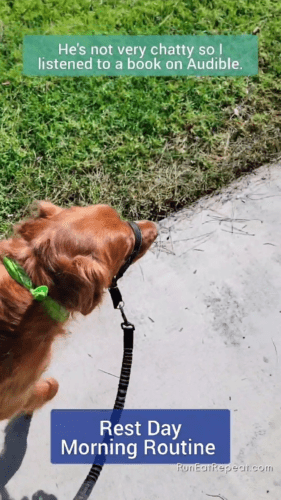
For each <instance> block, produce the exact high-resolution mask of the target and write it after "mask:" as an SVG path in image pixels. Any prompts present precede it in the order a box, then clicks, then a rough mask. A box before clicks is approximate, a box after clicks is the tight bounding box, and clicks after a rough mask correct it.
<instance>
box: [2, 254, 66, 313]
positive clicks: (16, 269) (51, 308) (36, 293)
mask: <svg viewBox="0 0 281 500" xmlns="http://www.w3.org/2000/svg"><path fill="white" fill-rule="evenodd" d="M3 264H4V266H5V268H6V270H7V271H8V273H9V275H10V276H11V277H12V278H13V279H14V280H16V281H17V282H18V283H19V284H20V285H22V286H24V287H25V288H27V290H29V291H30V293H31V294H32V296H33V298H34V300H38V302H42V305H43V306H44V307H45V309H46V311H47V312H48V314H49V315H50V316H51V318H52V319H54V320H55V321H60V322H64V321H66V320H67V319H68V318H69V312H68V311H67V309H65V307H63V306H61V305H60V304H59V303H58V302H56V301H55V300H53V299H52V298H51V297H47V295H48V292H49V289H48V287H47V286H45V285H43V286H38V287H37V288H34V286H33V284H32V281H31V279H30V278H29V276H28V275H27V274H26V272H25V270H24V269H23V268H22V267H21V266H20V265H19V264H18V263H17V262H16V261H14V260H12V259H10V258H9V257H4V258H3Z"/></svg>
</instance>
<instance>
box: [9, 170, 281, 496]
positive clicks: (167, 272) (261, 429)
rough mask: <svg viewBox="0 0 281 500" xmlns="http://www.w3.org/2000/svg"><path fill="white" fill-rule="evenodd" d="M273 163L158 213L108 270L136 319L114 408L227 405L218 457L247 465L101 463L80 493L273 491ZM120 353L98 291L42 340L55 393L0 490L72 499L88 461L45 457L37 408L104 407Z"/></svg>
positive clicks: (279, 281)
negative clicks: (124, 263) (130, 262)
mask: <svg viewBox="0 0 281 500" xmlns="http://www.w3.org/2000/svg"><path fill="white" fill-rule="evenodd" d="M280 166H281V165H278V164H276V165H269V166H265V167H262V168H259V169H257V170H256V171H255V172H254V173H252V174H250V175H247V176H245V177H243V178H241V179H240V180H239V181H237V182H235V183H233V184H232V185H231V186H229V187H227V188H225V189H223V190H222V191H221V192H220V193H219V194H216V195H214V196H207V197H204V198H201V199H200V200H199V201H198V202H197V203H195V204H193V205H192V206H190V207H189V208H187V209H184V210H182V211H180V212H178V213H175V214H173V215H171V216H170V217H168V218H167V219H165V220H163V221H161V223H160V224H159V228H160V231H159V233H160V234H159V237H158V240H157V241H156V243H155V244H154V247H153V248H152V249H151V251H149V252H148V253H147V254H146V256H145V257H144V258H143V259H141V260H140V261H139V262H138V263H136V264H135V265H134V266H132V267H131V268H130V269H129V270H128V271H127V273H126V275H125V276H124V278H122V280H121V281H120V289H121V291H122V295H123V298H124V301H125V304H126V306H125V307H126V313H127V316H128V318H129V320H130V321H132V322H133V323H134V324H135V326H136V332H135V348H134V360H133V368H132V375H131V380H130V386H129V390H128V395H127V399H126V408H131V409H229V410H231V465H232V466H233V465H237V466H238V467H240V466H248V467H250V468H251V467H253V466H258V467H259V470H258V471H253V470H251V469H250V470H248V471H244V472H243V471H242V470H236V471H235V470H231V471H229V472H228V473H227V474H226V473H225V472H220V471H218V470H216V471H204V470H201V471H198V470H197V471H186V472H183V471H178V470H177V469H178V468H177V465H143V464H141V465H136V464H129V465H120V464H119V465H110V464H108V465H105V466H104V469H103V471H102V473H101V475H100V477H99V479H98V481H97V484H96V485H95V487H94V490H93V492H92V494H91V496H90V498H91V499H92V498H96V499H103V500H111V499H112V500H113V499H114V500H121V499H122V500H147V499H149V500H154V499H160V498H161V499H162V500H168V499H171V498H177V499H178V500H183V499H185V500H186V499H190V500H209V499H211V498H218V499H222V500H237V499H239V500H240V499H242V498H245V499H247V500H265V499H268V500H280V498H281V451H280V450H281V371H280V367H281V335H280V333H281V332H280V330H281V286H280V285H281V250H280V249H281V169H280ZM121 361H122V331H121V329H120V317H119V311H115V310H114V309H113V307H112V304H111V300H110V297H109V295H107V296H106V297H105V299H104V302H103V304H102V305H101V306H100V307H99V308H98V309H96V310H95V311H93V313H92V314H91V315H89V316H87V317H82V316H79V318H77V320H76V321H74V322H73V323H71V324H70V327H69V335H68V336H67V337H66V338H64V339H61V340H59V341H58V342H57V343H56V344H55V347H54V353H53V361H52V363H51V366H50V368H49V369H48V371H47V372H46V376H53V377H55V378H57V380H58V381H59V383H60V389H59V393H58V395H57V396H56V398H55V399H54V400H53V401H51V402H49V403H48V404H47V405H46V406H45V407H43V408H42V409H41V410H39V411H38V412H36V413H35V414H34V416H33V418H32V421H31V425H30V430H29V434H28V436H27V447H25V448H24V446H23V448H24V452H23V457H22V463H21V465H20V466H19V468H18V471H17V472H16V474H15V475H14V476H13V477H12V478H11V479H10V481H9V482H8V484H7V485H6V486H5V488H4V489H2V493H1V494H2V500H39V499H40V500H73V498H74V496H75V494H76V493H77V490H78V489H79V487H80V485H81V483H82V481H83V480H84V479H85V477H86V475H87V473H88V471H89V468H90V466H89V465H81V464H80V465H54V464H51V462H50V412H51V410H52V409H72V408H73V409H99V408H100V409H101V408H108V409H110V408H112V407H113V404H114V401H115V396H116V390H117V385H118V378H116V377H119V373H120V367H121ZM113 375H115V376H113ZM6 425H7V421H6V422H1V426H0V449H1V445H2V446H3V445H4V439H5V435H7V432H8V430H9V429H8V430H7V428H6ZM10 425H11V424H10ZM27 426H28V424H27ZM5 428H6V434H5V432H4V431H5ZM16 442H17V441H16V438H14V443H16ZM15 462H16V460H15ZM266 466H270V467H271V470H267V471H266V470H265V467H266Z"/></svg>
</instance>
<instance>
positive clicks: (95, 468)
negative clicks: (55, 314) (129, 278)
mask: <svg viewBox="0 0 281 500" xmlns="http://www.w3.org/2000/svg"><path fill="white" fill-rule="evenodd" d="M128 224H130V226H131V228H132V229H133V231H134V233H135V247H134V250H133V252H132V254H131V255H130V257H129V258H128V259H127V261H126V262H125V264H124V265H123V266H122V267H121V269H120V271H119V272H118V274H117V275H116V276H115V277H114V278H113V280H112V283H111V286H110V288H109V292H110V295H111V299H112V302H113V307H114V309H119V310H120V312H121V315H122V319H123V323H121V328H122V330H123V360H122V366H121V374H120V379H119V385H118V390H117V396H116V399H115V404H114V407H113V412H114V410H120V412H118V413H117V414H116V412H115V414H114V424H116V423H118V422H119V420H120V418H121V413H122V410H123V408H124V405H125V399H126V395H127V390H128V386H129V381H130V374H131V368H132V361H133V344H134V330H135V327H134V325H133V324H132V323H130V322H129V321H128V320H127V317H126V315H125V312H124V302H123V300H122V295H121V292H120V290H119V288H118V286H117V281H118V279H119V278H121V277H122V276H123V274H124V273H125V271H126V270H127V269H128V267H129V266H130V265H131V263H132V261H133V260H134V259H135V257H136V256H137V255H138V253H139V251H140V248H141V244H142V234H141V230H140V228H139V227H138V226H137V224H135V223H134V222H128ZM112 420H113V413H112V415H111V418H110V421H111V422H112ZM106 438H107V437H105V440H106ZM105 461H106V457H105V456H104V455H97V456H96V459H95V462H94V463H93V465H92V467H91V469H90V472H89V474H88V475H87V477H86V479H85V480H84V482H83V484H82V485H81V487H80V488H79V490H78V492H77V494H76V495H75V497H74V499H73V500H87V499H88V498H89V496H90V494H91V492H92V490H93V487H94V486H95V484H96V482H97V480H98V478H99V475H100V473H101V471H102V468H103V465H104V463H105Z"/></svg>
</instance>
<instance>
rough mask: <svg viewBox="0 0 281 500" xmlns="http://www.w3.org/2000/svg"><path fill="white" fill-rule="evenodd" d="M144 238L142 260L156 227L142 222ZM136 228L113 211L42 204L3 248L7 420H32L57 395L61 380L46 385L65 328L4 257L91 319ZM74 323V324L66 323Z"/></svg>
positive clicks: (0, 416) (3, 408)
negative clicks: (29, 417)
mask: <svg viewBox="0 0 281 500" xmlns="http://www.w3.org/2000/svg"><path fill="white" fill-rule="evenodd" d="M136 223H137V225H138V227H139V229H140V230H141V233H142V244H141V248H140V252H139V254H138V256H137V257H136V258H135V259H134V261H133V262H135V261H137V260H138V259H140V258H141V257H142V256H143V255H144V254H145V253H146V252H147V250H148V249H149V247H150V246H151V245H152V243H153V242H154V240H155V239H156V237H157V226H156V224H155V223H153V222H149V221H137V222H136ZM134 244H135V235H134V232H133V230H132V228H131V227H130V225H129V224H128V223H127V222H126V221H124V220H122V219H121V218H120V216H119V214H118V213H117V212H116V210H114V209H113V208H112V207H110V206H108V205H93V206H88V207H71V208H65V209H64V208H60V207H58V206H56V205H54V204H53V203H51V202H49V201H40V202H37V206H36V214H35V215H34V216H33V217H31V218H29V219H27V220H26V221H23V222H21V223H20V224H17V225H16V226H15V227H14V235H13V236H12V237H11V238H10V239H8V240H2V241H0V420H5V419H8V418H11V417H13V416H16V415H18V414H20V413H25V414H32V413H33V412H34V411H35V410H37V409H39V408H41V407H42V406H43V405H44V404H45V403H46V402H48V401H50V400H51V399H52V398H53V397H54V396H55V395H56V394H57V392H58V388H59V384H58V382H57V381H56V380H55V379H54V378H48V379H41V378H40V377H41V376H42V374H43V373H44V371H46V369H47V367H48V366H49V364H50V360H51V346H52V343H53V342H54V340H55V338H56V337H58V336H60V335H65V334H66V331H65V325H66V321H57V320H55V319H53V318H52V317H51V316H50V315H49V314H47V313H46V311H45V310H44V308H43V306H42V304H41V303H40V302H38V301H37V300H34V298H33V296H32V294H31V292H30V291H29V290H28V289H27V288H25V287H24V286H22V285H21V284H19V283H18V282H17V281H16V280H15V279H13V277H11V275H10V274H9V273H8V271H7V269H6V267H5V266H4V264H3V258H4V257H8V258H9V259H13V261H15V262H17V263H18V264H19V265H20V266H21V267H22V268H23V269H24V271H25V273H26V274H27V275H28V277H29V278H30V280H31V281H32V284H33V285H34V286H35V287H39V286H42V285H45V286H47V287H48V289H49V292H48V294H49V296H50V297H51V298H52V299H53V300H55V301H56V302H58V303H59V304H60V305H61V306H63V307H64V308H65V310H66V311H68V313H69V319H70V320H71V319H72V318H73V317H74V316H73V315H74V314H75V313H78V312H79V313H82V314H83V315H87V314H90V313H91V312H92V311H93V309H94V308H95V307H96V306H97V305H99V304H100V303H101V301H102V298H103V295H104V291H105V289H107V288H109V287H110V285H111V282H112V279H113V278H114V276H116V274H117V273H118V271H119V269H120V268H121V267H122V266H123V264H124V263H125V261H126V259H127V258H128V257H129V256H130V254H131V253H132V251H133V249H134ZM67 321H68V320H67Z"/></svg>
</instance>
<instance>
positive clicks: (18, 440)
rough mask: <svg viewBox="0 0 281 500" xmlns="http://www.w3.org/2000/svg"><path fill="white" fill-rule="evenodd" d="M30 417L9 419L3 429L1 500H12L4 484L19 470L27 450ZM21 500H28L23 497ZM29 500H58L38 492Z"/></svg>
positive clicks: (0, 462)
mask: <svg viewBox="0 0 281 500" xmlns="http://www.w3.org/2000/svg"><path fill="white" fill-rule="evenodd" d="M31 419H32V415H25V414H21V415H18V416H17V417H15V418H13V419H11V420H10V421H9V422H8V424H7V426H6V428H5V443H4V448H3V450H2V452H1V454H0V495H1V500H13V499H12V497H10V495H9V493H8V491H7V489H6V488H5V486H6V484H7V483H8V482H9V481H10V479H11V478H12V477H13V476H14V475H15V473H16V472H17V471H18V470H19V468H20V466H21V464H22V461H23V459H24V456H25V453H26V450H27V436H28V432H29V427H30V423H31ZM21 500H29V498H28V497H27V496H24V497H23V498H22V499H21ZM31 500H58V499H57V497H56V496H55V495H51V494H47V493H45V492H44V491H43V490H39V491H37V492H36V493H34V494H33V495H32V498H31Z"/></svg>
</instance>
